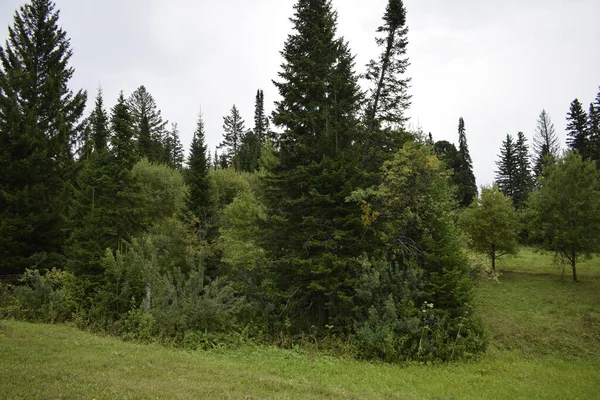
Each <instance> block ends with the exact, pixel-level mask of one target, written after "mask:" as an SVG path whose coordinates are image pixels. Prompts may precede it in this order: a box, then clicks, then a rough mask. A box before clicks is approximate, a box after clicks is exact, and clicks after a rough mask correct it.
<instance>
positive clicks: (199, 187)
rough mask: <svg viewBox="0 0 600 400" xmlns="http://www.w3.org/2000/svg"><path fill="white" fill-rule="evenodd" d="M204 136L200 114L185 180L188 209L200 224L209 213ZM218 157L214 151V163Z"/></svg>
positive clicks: (208, 188)
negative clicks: (187, 191)
mask: <svg viewBox="0 0 600 400" xmlns="http://www.w3.org/2000/svg"><path fill="white" fill-rule="evenodd" d="M206 151H207V146H206V134H205V131H204V120H203V119H202V113H200V114H199V115H198V122H197V123H196V131H195V132H194V137H193V138H192V143H191V145H190V153H189V156H188V159H187V165H188V168H187V170H186V174H185V178H186V184H187V186H188V190H189V193H190V194H189V197H188V203H187V204H188V209H189V210H190V211H191V212H192V214H194V215H195V216H196V217H197V218H199V219H200V223H202V222H204V221H205V220H207V218H208V215H209V211H210V192H209V190H210V179H209V176H208V172H209V170H210V167H211V166H210V163H209V162H208V159H207V153H206ZM217 159H218V156H217V152H216V150H215V163H216V162H217Z"/></svg>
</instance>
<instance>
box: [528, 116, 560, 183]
mask: <svg viewBox="0 0 600 400" xmlns="http://www.w3.org/2000/svg"><path fill="white" fill-rule="evenodd" d="M533 151H534V153H535V155H534V163H535V164H534V167H533V172H534V174H535V177H536V179H538V178H539V177H540V175H541V174H542V172H543V170H544V167H545V165H546V163H547V162H550V163H551V162H553V160H555V159H556V158H558V156H559V153H560V145H559V142H558V137H557V136H556V132H555V130H554V124H553V123H552V121H551V120H550V116H549V115H548V114H547V113H546V110H542V112H541V113H540V117H539V119H538V126H537V128H536V132H535V136H534V138H533Z"/></svg>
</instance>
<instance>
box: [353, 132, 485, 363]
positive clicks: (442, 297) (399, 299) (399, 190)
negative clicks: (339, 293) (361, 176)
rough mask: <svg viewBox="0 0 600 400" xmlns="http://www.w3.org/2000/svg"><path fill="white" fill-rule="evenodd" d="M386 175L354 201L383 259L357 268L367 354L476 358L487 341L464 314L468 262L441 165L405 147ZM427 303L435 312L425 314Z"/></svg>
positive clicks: (425, 150)
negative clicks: (381, 245)
mask: <svg viewBox="0 0 600 400" xmlns="http://www.w3.org/2000/svg"><path fill="white" fill-rule="evenodd" d="M383 170H384V175H383V181H382V183H381V184H380V185H379V186H376V187H372V188H369V189H365V190H358V191H355V192H354V193H353V194H352V196H351V199H352V201H354V202H358V203H359V204H360V205H361V208H362V210H363V216H362V219H363V222H364V224H365V225H366V226H367V227H369V228H370V229H373V230H374V231H375V232H376V235H377V237H378V238H379V240H380V241H381V242H382V243H384V244H385V246H386V250H385V251H384V252H383V253H382V256H380V259H377V258H375V259H373V260H363V261H362V268H361V270H362V271H363V273H362V277H361V278H360V279H359V281H358V283H357V298H356V299H355V300H354V301H355V307H356V310H360V314H359V315H357V316H356V318H355V321H356V322H355V323H356V325H357V328H356V329H357V335H358V337H359V338H361V340H362V341H363V343H362V345H363V346H364V347H365V351H368V352H370V354H373V355H375V354H376V353H377V352H379V354H378V355H379V356H380V357H384V358H389V359H402V358H403V357H409V358H417V359H452V358H455V357H463V356H466V355H468V354H470V353H474V352H477V351H480V350H481V349H483V348H484V346H485V341H484V340H483V339H482V330H481V326H480V324H479V323H478V320H477V318H475V317H474V316H473V315H472V313H471V310H470V306H469V303H470V302H472V286H471V281H470V278H469V268H468V261H467V259H466V257H465V255H464V254H463V252H462V250H461V248H460V242H459V235H458V232H457V231H456V229H455V227H454V223H453V202H452V201H451V200H450V198H451V196H450V193H451V190H450V188H449V184H448V179H447V175H446V174H445V172H444V168H443V166H442V164H441V163H440V162H439V160H438V159H437V158H436V156H435V155H433V154H432V152H431V149H430V148H429V147H427V146H420V145H418V144H415V143H411V142H409V143H407V144H406V145H404V147H403V148H402V149H401V150H400V151H399V152H398V153H397V154H396V155H395V157H394V159H393V160H390V161H388V162H386V163H385V164H384V167H383ZM369 270H370V271H369ZM425 302H427V304H434V305H435V310H433V307H430V306H429V305H427V306H426V308H424V309H422V308H421V306H422V305H424V304H425ZM424 310H425V313H423V311H424ZM423 314H426V316H424V315H423ZM425 317H426V318H425ZM423 318H425V319H423ZM459 343H460V345H459Z"/></svg>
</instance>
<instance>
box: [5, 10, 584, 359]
mask: <svg viewBox="0 0 600 400" xmlns="http://www.w3.org/2000/svg"><path fill="white" fill-rule="evenodd" d="M58 18H59V12H58V10H56V9H55V4H54V3H53V2H52V1H50V0H31V1H30V2H29V3H27V4H25V5H24V6H22V7H21V8H20V9H19V10H18V11H16V12H15V18H14V22H13V25H12V26H11V27H10V29H9V38H8V40H7V42H6V45H5V46H4V47H0V62H1V65H2V68H1V69H0V168H1V169H2V170H3V171H6V173H4V174H3V175H2V177H1V178H0V193H1V196H0V213H1V216H2V219H1V222H0V249H1V251H2V253H3V255H4V257H3V258H2V260H1V261H0V268H1V270H2V274H7V273H15V274H22V275H21V278H20V280H19V282H18V283H17V284H13V285H7V284H3V285H1V286H0V305H1V307H0V311H1V312H2V313H3V314H4V315H5V316H13V317H19V318H26V319H34V320H44V321H51V322H53V321H65V320H70V321H74V322H76V323H77V324H80V325H81V326H85V327H88V328H93V329H100V330H105V331H109V332H113V333H116V334H119V335H122V336H124V337H127V338H132V339H136V340H148V341H150V340H159V341H163V342H167V343H174V344H178V345H184V346H189V347H193V348H197V347H203V346H206V347H210V346H212V345H215V343H220V342H232V341H235V340H245V338H251V339H259V340H265V339H266V340H269V341H271V342H274V343H277V344H279V345H282V346H291V345H292V344H295V343H299V342H300V343H301V342H302V341H306V340H310V341H317V342H319V343H320V344H321V346H324V347H330V348H338V349H339V348H345V349H347V350H348V351H351V352H352V353H353V354H355V355H356V356H359V357H364V358H380V359H384V360H387V361H400V360H407V359H418V360H451V359H458V358H462V357H469V356H471V355H473V354H476V353H477V352H480V351H482V350H484V349H485V345H486V340H485V335H484V331H483V327H482V325H481V322H480V320H479V318H478V317H477V316H476V315H475V313H474V311H473V308H472V303H473V277H472V274H471V269H470V265H469V259H468V255H467V253H466V252H465V248H464V247H465V246H464V242H463V235H462V232H461V229H460V228H461V227H463V228H464V229H465V230H467V228H466V227H467V224H462V223H461V221H462V217H460V216H461V215H462V213H463V211H461V210H464V209H468V208H467V206H469V205H471V206H470V207H469V208H476V205H477V204H479V202H480V200H481V199H482V198H483V197H484V195H485V193H486V192H485V191H484V190H482V193H481V197H480V196H479V195H478V190H477V185H476V182H475V176H474V174H473V165H472V160H471V157H470V155H469V150H468V145H467V137H466V127H465V121H464V120H463V119H462V118H460V119H459V125H458V139H459V146H458V149H457V148H456V147H455V146H454V145H453V144H451V143H449V142H437V143H434V142H433V139H432V137H431V135H430V136H429V137H426V136H425V135H423V134H422V133H421V132H411V131H409V130H408V129H406V127H405V123H406V120H407V118H406V116H405V113H406V110H407V109H408V107H409V106H410V95H409V94H408V85H409V82H410V79H409V78H408V77H407V76H406V70H407V67H408V58H407V56H406V48H407V45H408V39H407V36H408V28H407V23H406V9H405V7H404V5H403V2H402V1H401V0H389V1H388V4H387V6H386V8H385V10H384V12H383V18H382V22H381V25H380V26H379V27H378V28H377V29H376V37H375V41H376V44H377V46H378V49H379V51H380V53H379V56H378V57H377V58H376V59H374V60H371V61H370V62H369V63H368V64H367V65H366V67H365V70H364V73H362V74H360V73H358V72H357V71H356V65H355V63H354V56H353V54H352V52H351V50H350V45H349V43H348V42H346V41H345V40H344V39H343V38H342V37H339V36H338V35H337V15H336V13H335V12H334V11H333V8H332V4H331V2H330V1H328V0H298V1H297V2H296V4H295V6H294V16H293V18H292V23H293V31H292V33H291V34H290V35H289V36H288V38H287V40H286V42H285V45H284V48H283V50H282V55H283V59H284V61H283V64H282V68H281V70H280V72H279V74H278V76H277V77H276V78H275V80H274V84H275V87H276V88H277V89H278V91H279V94H280V98H281V100H279V101H278V102H276V103H275V105H274V110H273V112H272V113H271V115H270V117H269V116H268V115H267V112H266V110H265V104H264V94H263V92H262V91H261V90H258V91H257V93H256V97H255V118H254V127H253V128H251V129H247V128H246V126H245V121H244V120H243V119H242V118H241V116H240V113H239V110H238V109H237V107H236V106H235V105H234V106H233V107H232V109H231V112H230V114H229V115H227V116H225V117H224V119H223V131H224V137H223V141H222V143H221V144H220V145H219V146H218V149H216V150H215V152H214V153H213V154H211V153H210V151H209V150H208V148H207V145H206V137H205V135H206V132H205V126H204V120H203V115H202V113H199V115H198V117H197V124H196V129H195V132H194V135H193V139H192V142H191V144H190V149H189V152H188V156H187V158H186V159H185V160H184V157H183V150H182V146H181V143H180V140H179V131H178V128H177V126H176V125H175V124H172V125H171V127H170V128H167V125H168V122H167V121H165V120H163V117H162V116H161V112H160V110H159V108H158V106H157V104H156V102H155V100H154V99H153V97H152V96H151V95H150V93H149V92H148V91H147V90H146V88H145V87H144V86H140V87H139V88H138V89H137V90H136V91H135V92H134V93H133V94H131V95H130V96H128V97H126V96H125V95H124V94H123V93H121V94H120V95H119V98H118V99H117V102H116V104H115V105H114V106H113V107H112V109H111V110H110V112H109V111H107V110H106V109H105V106H104V99H103V96H102V92H101V90H99V91H98V94H97V96H96V101H95V107H94V109H93V111H92V112H91V114H90V115H89V116H87V117H86V118H84V114H85V107H84V105H85V102H86V96H87V95H86V92H85V91H83V90H81V91H78V92H76V93H73V92H72V91H71V90H70V89H69V88H68V82H69V80H70V78H71V77H72V75H73V68H72V67H71V66H70V64H69V61H70V57H71V56H72V50H71V48H70V44H69V40H68V38H67V36H66V33H65V32H64V30H63V29H62V28H61V27H60V26H59V24H58ZM34 39H35V40H34ZM361 77H362V78H364V79H365V81H366V82H367V85H366V90H365V89H363V88H362V87H361V86H360V85H359V84H358V81H359V78H361ZM548 129H549V128H548ZM586 132H587V130H586ZM519 138H520V139H519V140H520V141H521V142H522V143H521V144H520V145H515V146H516V148H514V149H513V148H512V147H511V149H510V152H508V150H507V151H506V152H507V155H506V157H514V155H513V153H514V154H516V155H517V156H518V157H525V155H526V153H527V151H526V149H525V146H526V145H525V140H524V138H522V139H521V137H519ZM586 140H587V139H586ZM507 141H508V138H507ZM518 142H519V141H518ZM550 143H551V142H550ZM586 143H587V142H586ZM544 145H545V144H544V143H542V144H540V146H542V147H543V146H544ZM507 146H513V144H512V139H511V140H510V144H507ZM518 146H521V147H518ZM544 148H546V147H544ZM547 149H548V152H551V151H552V149H553V148H552V146H547ZM503 152H504V150H503ZM184 161H185V162H184ZM542 161H543V163H542V164H541V165H542V172H541V173H540V174H541V175H540V176H541V178H540V179H539V180H537V181H534V180H533V178H531V179H530V180H528V181H527V182H528V183H527V184H528V185H530V186H531V187H532V188H537V187H539V188H540V189H539V190H538V192H539V193H543V192H542V188H543V187H544V182H545V181H544V179H545V178H544V176H545V175H544V174H546V170H548V171H551V169H552V168H556V169H557V170H558V169H560V168H561V165H562V164H561V161H560V159H557V161H556V162H553V161H552V160H551V159H550V158H549V157H545V158H543V160H542ZM526 164H527V163H525V162H524V161H523V159H520V160H516V161H515V160H513V159H512V158H511V159H510V163H508V161H507V165H506V166H505V167H502V168H504V169H506V170H507V171H508V170H510V172H507V173H508V174H516V175H515V176H517V175H519V174H521V175H519V176H520V178H513V177H512V175H511V177H510V179H508V178H507V179H506V180H502V182H503V183H502V185H503V186H502V187H503V190H505V188H509V187H510V190H511V192H510V193H511V197H512V196H514V197H513V199H519V200H515V204H516V202H517V201H518V202H526V201H529V200H526V199H527V197H528V195H527V193H520V192H519V190H520V189H514V188H513V186H511V185H513V180H516V181H519V179H521V180H523V179H525V175H526V173H525V172H526V171H528V169H527V168H528V166H527V165H526ZM513 169H514V170H515V171H518V172H513ZM548 174H550V173H548ZM550 176H552V175H551V174H550V175H548V179H550ZM586 176H587V175H586ZM590 176H591V175H590ZM528 179H529V178H528ZM594 179H595V178H594ZM500 181H501V179H499V184H500ZM507 190H508V189H507ZM507 193H508V192H507ZM503 196H504V195H503ZM519 196H521V197H519ZM529 197H531V196H529ZM544 204H546V203H544ZM548 204H550V203H548ZM509 205H510V207H513V205H512V203H511V204H509ZM557 207H558V206H557ZM550 214H552V213H550ZM478 221H479V220H478V219H477V223H478V224H479V222H478ZM511 221H512V220H511ZM515 226H516V225H515ZM539 237H540V238H542V236H541V235H540V236H539ZM540 240H541V239H540ZM473 242H474V240H473ZM236 338H237V339H236ZM240 338H242V339H240Z"/></svg>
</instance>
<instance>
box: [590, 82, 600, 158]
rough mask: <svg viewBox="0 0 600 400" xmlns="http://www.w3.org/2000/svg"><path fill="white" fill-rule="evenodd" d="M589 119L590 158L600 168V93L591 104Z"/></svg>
mask: <svg viewBox="0 0 600 400" xmlns="http://www.w3.org/2000/svg"><path fill="white" fill-rule="evenodd" d="M588 118H589V119H588V138H589V153H590V154H589V157H590V159H592V160H594V161H596V164H597V165H598V167H599V168H600V91H599V92H598V95H597V96H596V99H595V100H594V102H593V103H591V104H590V112H589V115H588Z"/></svg>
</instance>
